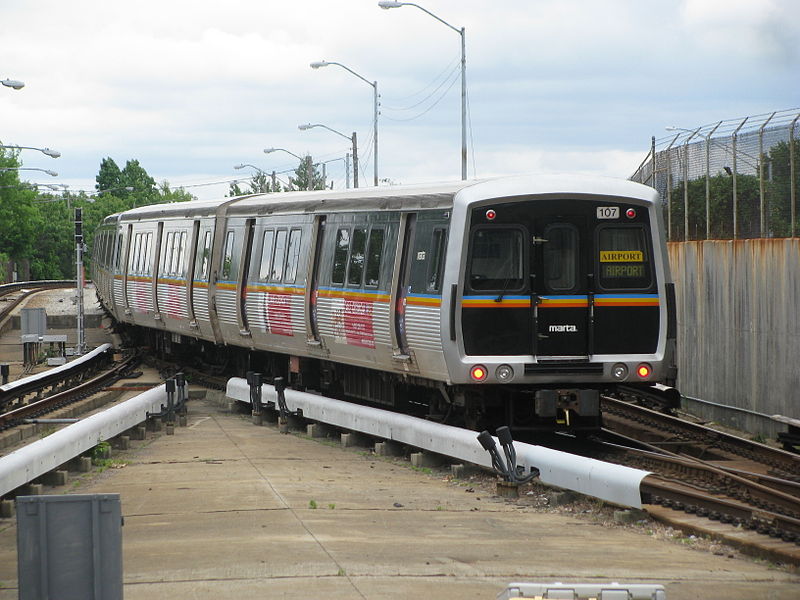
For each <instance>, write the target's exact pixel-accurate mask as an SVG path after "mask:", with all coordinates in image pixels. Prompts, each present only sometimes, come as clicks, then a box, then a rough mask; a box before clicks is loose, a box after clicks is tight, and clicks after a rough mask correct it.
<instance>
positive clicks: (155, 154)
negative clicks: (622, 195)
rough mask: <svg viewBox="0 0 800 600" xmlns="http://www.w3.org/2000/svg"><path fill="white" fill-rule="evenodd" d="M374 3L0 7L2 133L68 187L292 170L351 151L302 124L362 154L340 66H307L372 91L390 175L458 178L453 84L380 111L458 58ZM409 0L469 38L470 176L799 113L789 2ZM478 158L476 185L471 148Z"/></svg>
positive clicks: (612, 165) (445, 37)
mask: <svg viewBox="0 0 800 600" xmlns="http://www.w3.org/2000/svg"><path fill="white" fill-rule="evenodd" d="M376 3H377V2H376V0H358V1H352V0H351V1H348V2H338V3H332V2H329V1H324V0H304V1H303V2H288V1H278V0H264V1H262V2H249V1H246V0H234V1H231V2H227V3H225V5H224V6H223V5H221V4H219V3H218V2H213V3H212V2H209V1H195V2H187V1H185V0H172V1H170V2H156V1H155V0H140V2H138V3H136V5H135V6H133V5H130V4H123V3H116V2H102V1H100V0H76V1H75V2H70V3H64V2H60V1H56V0H40V1H38V2H36V3H29V2H24V1H22V0H16V1H15V0H7V1H6V2H5V3H4V7H3V19H2V21H0V36H1V37H2V39H3V44H2V47H1V48H0V68H1V69H3V70H2V71H0V78H5V77H12V78H17V79H22V80H24V81H25V82H26V84H27V86H26V87H25V88H24V89H23V90H21V91H19V92H15V91H12V90H8V89H7V88H0V139H2V140H4V141H7V142H12V143H19V144H23V145H38V146H50V147H54V148H58V149H59V150H61V152H62V154H63V156H62V158H60V159H58V160H57V161H55V162H57V163H58V165H59V168H58V169H57V170H59V171H60V172H61V173H62V175H63V177H65V178H69V179H70V180H74V181H81V180H83V181H88V182H91V183H93V180H94V175H95V174H96V172H97V169H98V167H99V164H100V161H101V160H102V158H104V157H106V156H111V157H113V158H114V159H115V160H116V161H117V162H119V163H121V164H124V162H125V161H126V160H128V159H131V158H136V159H138V160H139V161H140V162H141V164H142V165H143V166H144V167H145V168H146V169H147V170H148V171H149V172H150V173H151V174H152V175H153V176H155V177H156V178H157V179H162V178H166V179H168V180H170V182H171V183H173V185H176V184H177V183H178V182H180V183H186V184H190V183H192V182H193V181H194V182H196V183H201V182H205V181H210V180H216V179H226V178H228V179H229V178H233V177H236V176H241V175H242V173H241V171H234V170H233V169H232V166H233V165H234V164H236V163H240V162H251V163H254V164H257V165H258V166H259V167H261V168H264V169H267V170H271V169H273V168H277V169H282V168H283V167H286V166H291V160H292V159H291V157H288V156H287V155H284V156H282V157H278V156H276V155H270V156H267V155H264V154H263V153H262V152H261V150H262V149H263V148H264V147H265V146H282V147H286V148H289V149H291V150H292V151H293V152H295V153H298V154H300V153H305V152H312V153H313V155H314V156H315V157H321V158H333V157H334V156H341V155H343V154H344V152H346V150H347V144H346V142H345V141H344V140H341V139H340V138H338V137H337V136H335V135H333V134H330V133H328V132H324V131H321V130H312V131H307V132H300V131H298V130H297V125H298V124H300V123H304V122H320V123H325V124H327V125H329V126H330V127H334V128H336V129H339V130H340V131H344V132H346V133H348V134H349V133H350V132H351V131H353V130H354V129H355V130H356V131H357V132H358V135H359V139H360V140H361V143H362V144H363V147H362V148H361V153H362V156H364V157H366V156H367V155H368V152H369V151H368V148H367V147H366V141H367V140H368V139H369V138H370V136H371V115H372V90H371V88H370V87H369V86H367V85H366V84H365V83H364V82H362V81H359V80H357V79H356V78H355V77H353V76H352V75H350V74H349V73H347V72H345V71H344V70H342V69H339V68H336V67H329V68H326V69H320V70H317V71H315V70H312V69H310V68H309V63H310V62H312V61H316V60H322V59H325V60H329V61H337V62H342V63H344V64H346V65H348V66H349V67H350V68H353V69H354V70H356V71H357V72H359V73H361V74H362V75H364V76H365V77H367V78H368V79H369V80H373V79H377V80H378V82H379V87H380V91H381V95H382V104H383V106H384V109H383V115H382V118H381V122H380V161H381V165H380V175H381V177H388V178H391V179H393V180H395V181H403V182H414V181H434V180H443V179H455V178H458V177H459V175H460V97H459V83H458V81H455V84H454V86H453V88H452V89H451V90H450V92H449V94H447V95H446V96H445V97H444V98H443V99H442V100H441V102H440V103H439V104H438V105H437V106H435V107H433V108H431V109H430V111H429V112H427V113H425V114H424V115H421V116H419V118H417V119H415V120H411V121H406V122H398V121H392V120H390V117H391V118H408V117H413V116H415V115H417V114H418V113H420V112H422V109H424V108H426V107H427V104H423V105H421V106H420V107H419V108H418V109H415V110H409V111H397V110H391V108H390V107H392V106H394V107H397V106H409V105H410V104H413V102H414V101H415V100H417V99H419V98H420V97H421V96H415V97H414V98H412V99H409V96H411V95H413V94H414V93H415V92H417V91H419V90H421V89H423V88H425V87H426V86H427V85H428V84H429V83H431V82H432V81H433V80H434V79H435V78H436V76H437V75H438V74H440V73H442V72H443V71H445V72H446V71H447V67H448V65H450V64H452V65H453V66H454V67H455V65H457V61H458V58H459V49H460V48H459V36H458V35H457V34H456V33H455V32H453V31H450V30H448V29H447V28H446V27H444V26H443V25H442V24H441V23H438V22H436V21H435V20H434V19H431V18H430V17H429V16H427V15H425V14H424V13H422V12H421V11H419V10H417V9H415V8H413V7H404V8H401V9H395V10H390V11H382V10H380V9H379V8H377V6H376ZM420 4H421V5H423V6H425V7H426V8H427V9H429V10H431V11H432V12H434V13H435V14H437V15H439V16H441V17H442V18H443V19H445V20H447V21H448V22H450V23H452V24H453V25H454V26H456V27H461V26H464V27H466V39H467V66H468V68H467V80H468V86H469V99H470V113H471V114H470V116H471V119H470V121H471V125H472V130H471V132H470V138H471V139H472V140H474V143H475V156H474V161H475V165H476V167H477V175H478V176H483V175H488V174H496V173H513V172H521V171H528V170H532V169H537V170H538V169H541V170H559V171H569V170H575V171H581V172H591V173H602V174H615V175H620V176H627V175H628V174H629V173H630V172H631V171H632V170H633V169H634V168H635V167H636V166H637V165H638V163H639V160H640V159H641V157H642V156H643V155H644V154H645V153H646V152H647V149H648V147H649V138H650V136H651V135H653V134H655V135H660V134H661V133H662V132H663V127H664V126H665V125H671V124H677V125H680V126H691V125H699V124H702V123H707V122H711V121H716V120H720V119H726V118H733V117H738V116H744V115H746V114H751V113H762V112H767V111H770V110H776V109H781V108H787V107H790V106H793V105H794V106H796V105H797V104H798V102H797V100H798V98H797V85H796V81H797V80H798V79H800V77H798V76H797V75H798V72H797V64H798V61H797V54H796V52H797V50H796V48H797V45H796V40H797V39H798V38H800V35H798V32H797V27H798V23H799V22H800V19H798V18H797V16H798V10H800V9H798V6H800V5H798V4H797V3H796V2H795V1H794V0H724V1H723V0H669V1H665V2H658V3H652V2H646V3H643V2H640V1H635V0H609V1H607V2H602V3H599V2H585V1H583V0H537V2H525V3H508V2H507V3H503V4H501V5H498V4H497V3H494V4H492V3H486V2H484V1H481V0H463V1H461V2H459V3H458V4H457V5H456V4H454V3H452V2H448V1H445V0H424V2H420ZM422 96H424V94H423V95H422ZM469 155H470V156H469V173H470V174H472V172H473V151H472V148H471V147H470V151H469ZM23 158H24V159H25V161H26V164H30V165H31V166H43V167H44V166H47V167H48V168H49V167H52V165H51V164H50V163H49V162H48V161H50V160H51V159H46V158H44V157H41V156H36V155H32V154H26V155H24V156H23ZM45 163H46V164H45ZM332 168H333V167H332ZM365 168H366V171H367V179H368V180H370V181H371V179H372V177H371V174H372V171H371V163H368V164H365ZM195 177H196V179H194V180H193V179H192V178H195ZM206 191H207V188H197V193H198V194H205V193H206Z"/></svg>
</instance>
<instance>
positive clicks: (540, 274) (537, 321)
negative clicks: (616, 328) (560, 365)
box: [530, 216, 593, 360]
mask: <svg viewBox="0 0 800 600" xmlns="http://www.w3.org/2000/svg"><path fill="white" fill-rule="evenodd" d="M532 234H533V235H532V239H531V240H530V243H531V252H530V258H531V260H530V265H531V277H530V281H531V310H532V313H533V328H532V330H533V338H534V339H533V344H532V345H533V354H535V355H536V356H537V358H539V359H544V360H548V359H554V360H555V359H562V360H563V359H566V360H588V358H589V354H590V352H591V304H592V298H593V295H592V293H591V290H592V286H591V285H590V280H591V275H590V274H589V272H588V270H589V262H588V261H587V259H586V257H587V256H591V252H589V248H590V246H591V244H592V240H591V239H589V236H588V233H587V229H586V223H585V220H584V219H582V218H580V217H564V216H552V217H549V216H545V217H543V218H539V219H536V220H535V221H534V223H533V232H532Z"/></svg>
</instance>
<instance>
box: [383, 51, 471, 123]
mask: <svg viewBox="0 0 800 600" xmlns="http://www.w3.org/2000/svg"><path fill="white" fill-rule="evenodd" d="M460 61H461V57H460V56H456V57H455V58H454V59H453V60H452V61H451V62H450V63H449V64H448V65H447V66H446V67H445V68H444V69H442V71H441V72H440V73H439V74H438V75H436V77H434V78H433V79H432V80H431V82H430V83H428V84H427V85H426V86H425V87H423V88H422V89H420V90H418V91H416V92H414V93H413V94H410V95H408V96H404V97H402V98H397V99H396V100H392V99H390V102H392V101H393V102H403V101H405V100H409V99H411V98H414V97H416V96H419V95H420V94H422V93H423V92H425V91H426V90H427V89H428V88H430V87H431V86H433V85H435V84H436V82H437V81H439V79H441V78H444V79H447V78H448V77H449V75H445V73H448V72H451V71H452V69H453V68H454V66H455V65H456V64H457V63H458V62H460ZM440 86H441V84H439V86H437V88H438V87H440ZM435 91H436V90H434V91H433V92H431V94H428V96H426V97H425V98H423V99H422V100H420V101H419V102H417V103H416V104H413V105H411V106H406V107H394V106H386V105H385V104H383V103H381V106H383V107H385V108H388V109H389V110H409V109H411V108H414V107H415V106H417V105H419V104H422V102H424V101H425V100H426V99H427V98H430V96H431V95H432V94H433V93H435Z"/></svg>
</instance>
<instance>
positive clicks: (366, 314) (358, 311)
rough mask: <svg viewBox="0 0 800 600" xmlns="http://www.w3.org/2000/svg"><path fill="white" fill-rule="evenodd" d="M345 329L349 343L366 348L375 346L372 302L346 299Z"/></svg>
mask: <svg viewBox="0 0 800 600" xmlns="http://www.w3.org/2000/svg"><path fill="white" fill-rule="evenodd" d="M344 331H345V336H346V337H347V343H348V344H351V345H353V346H363V347H364V348H374V347H375V333H374V332H373V330H372V302H364V301H363V300H345V301H344Z"/></svg>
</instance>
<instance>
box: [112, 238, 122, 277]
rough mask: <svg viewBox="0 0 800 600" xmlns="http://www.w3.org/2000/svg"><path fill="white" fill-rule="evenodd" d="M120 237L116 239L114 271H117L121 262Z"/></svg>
mask: <svg viewBox="0 0 800 600" xmlns="http://www.w3.org/2000/svg"><path fill="white" fill-rule="evenodd" d="M122 241H123V240H122V236H121V235H120V236H119V237H118V238H117V257H116V262H115V263H114V270H115V271H119V263H120V261H121V260H122Z"/></svg>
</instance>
